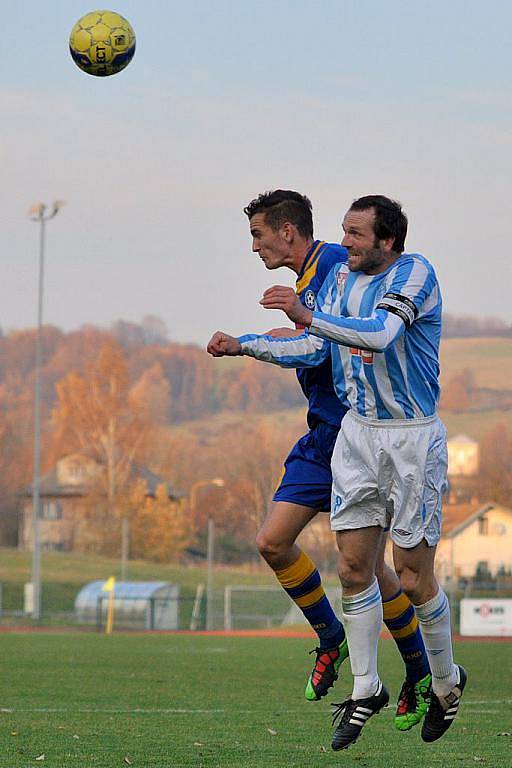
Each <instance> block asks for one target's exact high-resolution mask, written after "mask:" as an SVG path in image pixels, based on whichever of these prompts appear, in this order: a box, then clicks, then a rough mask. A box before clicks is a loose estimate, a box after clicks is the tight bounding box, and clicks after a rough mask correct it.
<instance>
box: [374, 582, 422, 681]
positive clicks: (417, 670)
mask: <svg viewBox="0 0 512 768" xmlns="http://www.w3.org/2000/svg"><path fill="white" fill-rule="evenodd" d="M382 606H383V609H384V624H385V625H386V627H387V628H388V629H389V631H390V632H391V635H392V636H393V640H394V641H395V643H396V645H397V647H398V650H399V651H400V654H401V656H402V659H403V660H404V664H405V675H406V678H407V680H408V681H409V682H410V683H417V682H418V680H421V679H422V678H423V677H425V675H427V674H428V673H429V672H430V667H429V663H428V657H427V653H426V651H425V644H424V642H423V637H422V636H421V631H420V626H419V623H418V619H417V618H416V612H415V610H414V606H413V604H412V603H411V601H410V600H409V598H408V597H407V595H405V594H404V593H403V592H402V590H401V589H400V590H399V591H398V592H397V593H396V595H394V597H391V598H390V599H389V600H383V601H382Z"/></svg>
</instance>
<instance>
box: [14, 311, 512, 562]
mask: <svg viewBox="0 0 512 768" xmlns="http://www.w3.org/2000/svg"><path fill="white" fill-rule="evenodd" d="M43 336H44V350H45V353H44V364H43V371H42V390H43V406H44V407H43V430H42V433H43V434H42V436H43V467H42V469H43V473H44V472H47V471H48V470H50V469H51V468H52V467H53V466H55V463H56V462H57V461H58V460H59V459H60V458H62V457H63V456H65V455H68V454H71V453H75V452H76V453H80V454H82V455H84V456H86V457H87V458H89V459H91V460H92V461H94V462H95V464H96V465H97V466H98V467H100V470H101V471H100V472H99V474H98V475H97V477H95V479H94V482H93V483H91V486H90V489H89V493H88V497H87V499H86V502H85V503H84V505H83V507H82V511H81V528H80V530H81V534H80V537H79V538H77V544H76V546H77V548H78V549H81V550H82V551H90V550H92V551H95V552H101V553H103V554H108V555H117V554H118V553H119V547H120V526H121V521H122V520H123V519H127V520H129V523H130V531H131V536H130V555H131V556H132V557H143V558H147V559H155V560H168V559H171V558H173V557H174V558H176V557H180V556H182V555H183V553H188V555H187V556H193V554H194V552H196V553H199V554H200V553H201V552H204V544H205V541H204V538H205V531H206V523H207V519H208V518H210V517H211V518H213V519H214V520H215V521H216V522H217V525H218V544H219V551H220V552H221V554H222V556H223V558H224V559H225V560H226V561H233V562H236V561H240V560H247V559H252V558H256V554H255V550H254V545H253V541H254V536H255V533H256V531H257V529H258V527H259V525H260V524H261V522H262V520H263V518H264V515H265V512H266V508H267V504H268V500H269V499H270V498H271V495H272V491H273V489H274V487H275V484H276V482H277V480H278V478H279V475H280V473H281V468H282V461H283V460H284V458H285V457H286V455H287V452H288V450H289V448H290V446H291V445H292V443H293V441H294V440H295V439H296V438H297V437H298V436H299V435H300V434H302V433H303V432H304V430H305V422H304V410H303V408H302V407H300V406H304V404H305V401H304V398H303V396H302V393H301V392H300V390H299V387H298V385H297V383H296V379H295V376H294V374H293V372H292V371H283V370H280V369H279V368H277V367H274V366H268V365H267V366H263V365H261V364H258V363H256V362H255V361H252V360H247V359H230V360H221V361H214V360H211V359H210V358H209V357H208V356H207V355H206V353H205V352H204V351H203V350H202V349H200V348H199V347H197V346H195V345H182V344H176V343H173V342H169V341H168V340H167V337H166V331H165V328H164V327H163V326H162V324H161V322H160V321H158V320H157V319H155V318H148V319H146V321H144V322H143V323H142V324H140V325H138V324H134V323H126V322H119V323H116V324H115V325H114V326H113V327H112V328H111V329H110V330H108V331H107V330H101V329H98V328H95V327H92V326H91V327H85V328H82V329H80V330H78V331H73V332H71V333H65V332H63V331H61V330H59V329H58V328H54V327H50V326H47V327H45V328H44V334H43ZM35 340H36V337H35V331H33V330H24V331H13V332H11V333H9V334H6V335H4V336H2V337H1V338H0V438H1V440H2V452H1V454H0V543H4V544H11V545H14V544H16V541H17V527H18V520H17V516H18V512H19V507H20V503H19V497H18V496H17V492H18V491H19V490H20V489H21V488H23V487H25V488H26V487H28V486H30V484H31V482H32V446H33V387H34V357H35V355H34V351H35ZM481 397H482V394H481V391H479V390H478V388H477V386H476V384H475V380H474V376H473V375H472V373H471V371H462V372H460V373H458V374H455V375H454V376H453V378H452V379H451V380H450V381H449V382H448V384H447V386H446V387H445V392H444V394H443V398H444V401H443V402H442V405H443V406H444V407H445V408H446V409H448V410H466V409H471V408H472V407H475V405H480V406H481V404H482V403H481V401H480V400H481ZM479 398H480V400H479ZM136 467H146V468H147V469H149V470H151V472H153V473H154V474H155V475H157V476H159V477H160V478H162V481H163V482H162V484H161V485H160V486H159V487H158V488H157V489H156V492H155V494H154V495H152V496H149V495H148V493H147V488H146V487H145V484H144V481H143V479H141V477H140V474H138V473H137V472H136V471H135V469H136ZM216 477H220V478H222V480H223V485H222V486H221V487H216V486H214V485H201V486H200V488H199V489H198V491H197V493H195V494H193V496H194V497H195V498H194V503H193V504H192V496H191V489H193V488H194V486H195V485H196V484H197V483H198V481H202V480H205V479H206V480H207V479H211V478H216ZM169 483H170V485H171V486H172V488H173V489H175V490H177V491H179V492H181V494H182V500H181V501H180V502H179V503H178V504H176V503H171V502H170V501H169V498H168V485H167V484H169ZM478 494H479V496H480V497H481V498H482V500H488V499H489V500H493V501H496V502H501V503H504V504H507V505H510V503H511V498H512V440H511V438H510V436H509V435H508V432H507V429H506V427H505V426H504V425H503V424H497V425H494V426H493V427H491V430H490V432H489V433H488V434H487V435H485V436H484V438H483V440H482V443H481V472H480V476H479V479H478ZM329 546H330V544H329Z"/></svg>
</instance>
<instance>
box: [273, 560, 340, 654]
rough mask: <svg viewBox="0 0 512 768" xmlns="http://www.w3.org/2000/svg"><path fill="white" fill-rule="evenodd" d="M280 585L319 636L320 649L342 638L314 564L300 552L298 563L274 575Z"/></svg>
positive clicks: (337, 620) (330, 645) (336, 619)
mask: <svg viewBox="0 0 512 768" xmlns="http://www.w3.org/2000/svg"><path fill="white" fill-rule="evenodd" d="M275 573H276V576H277V578H278V580H279V583H280V584H281V586H282V587H283V588H284V589H285V590H286V592H287V593H288V594H289V596H290V597H291V599H292V600H293V601H294V603H295V604H296V605H298V606H299V608H300V609H301V611H302V613H303V614H304V616H305V617H306V619H307V620H308V621H309V623H310V624H311V626H312V627H313V629H314V630H315V632H316V633H317V635H318V638H319V641H320V648H334V647H336V646H337V645H340V644H341V643H342V642H343V639H344V638H345V630H344V629H343V625H342V623H341V621H340V620H339V619H338V618H337V616H336V614H335V613H334V611H333V609H332V607H331V604H330V602H329V599H328V598H327V596H326V594H325V592H324V588H323V586H322V580H321V578H320V574H319V573H318V571H317V569H316V566H315V564H314V563H313V561H312V560H310V558H309V557H308V556H307V555H306V554H305V553H304V552H302V551H301V553H300V555H299V557H298V558H297V560H296V561H295V562H294V563H292V564H291V565H289V566H288V568H282V569H280V570H278V571H276V572H275Z"/></svg>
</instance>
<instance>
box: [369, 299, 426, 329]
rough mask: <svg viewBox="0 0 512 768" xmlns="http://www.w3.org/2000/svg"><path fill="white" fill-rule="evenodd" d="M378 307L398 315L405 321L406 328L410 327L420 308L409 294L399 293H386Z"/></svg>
mask: <svg viewBox="0 0 512 768" xmlns="http://www.w3.org/2000/svg"><path fill="white" fill-rule="evenodd" d="M377 309H385V310H386V311H387V312H392V313H393V314H394V315H398V317H399V318H400V320H403V322H404V323H405V327H406V328H410V327H411V325H412V324H413V322H414V321H415V319H416V318H417V316H418V308H417V307H416V305H415V303H414V302H413V301H411V300H410V299H408V298H407V296H402V295H401V294H399V293H385V294H384V296H383V297H382V299H381V300H380V302H379V303H378V304H377Z"/></svg>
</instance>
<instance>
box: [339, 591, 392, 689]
mask: <svg viewBox="0 0 512 768" xmlns="http://www.w3.org/2000/svg"><path fill="white" fill-rule="evenodd" d="M341 606H342V616H343V618H342V621H343V626H344V627H345V633H346V635H347V642H348V650H349V658H350V666H351V668H352V674H353V675H354V690H353V692H352V698H353V699H366V698H367V697H368V696H373V694H374V693H375V692H376V691H377V688H378V687H379V683H380V680H379V676H378V674H377V646H378V642H379V633H380V630H381V627H382V599H381V594H380V590H379V585H378V582H377V579H374V580H373V582H372V584H370V586H369V587H368V589H365V590H364V591H363V592H359V594H357V595H352V596H351V597H345V595H343V597H342V600H341Z"/></svg>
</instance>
